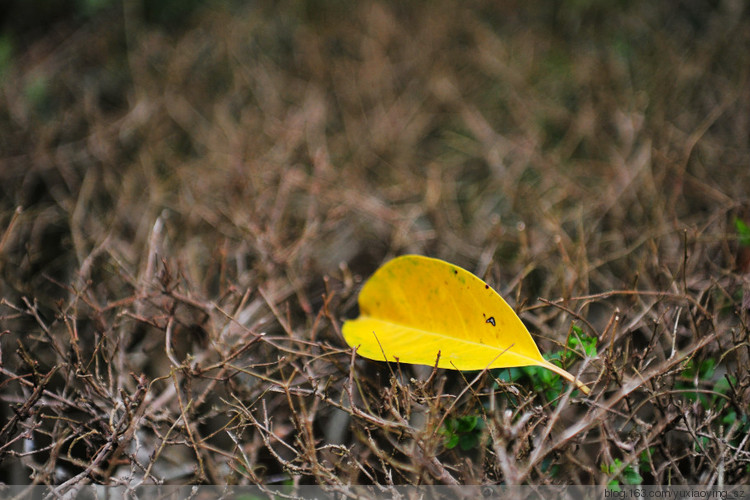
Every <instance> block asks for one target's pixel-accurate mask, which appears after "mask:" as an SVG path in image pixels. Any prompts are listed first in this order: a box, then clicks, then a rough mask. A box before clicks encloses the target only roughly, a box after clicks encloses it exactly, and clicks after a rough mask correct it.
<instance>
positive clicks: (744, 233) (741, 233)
mask: <svg viewBox="0 0 750 500" xmlns="http://www.w3.org/2000/svg"><path fill="white" fill-rule="evenodd" d="M734 228H735V229H736V230H737V240H738V241H739V242H740V245H742V246H743V247H750V227H748V225H747V224H746V223H745V221H743V220H742V219H740V218H739V217H735V218H734Z"/></svg>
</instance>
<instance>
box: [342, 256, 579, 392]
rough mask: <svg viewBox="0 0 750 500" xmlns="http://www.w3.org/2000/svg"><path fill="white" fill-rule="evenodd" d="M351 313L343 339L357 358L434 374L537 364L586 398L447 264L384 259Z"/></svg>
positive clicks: (515, 321)
mask: <svg viewBox="0 0 750 500" xmlns="http://www.w3.org/2000/svg"><path fill="white" fill-rule="evenodd" d="M359 310H360V316H359V318H357V319H354V320H349V321H346V322H345V323H344V326H343V334H344V339H346V342H347V343H348V344H349V345H350V346H352V347H357V353H358V354H359V355H360V356H363V357H365V358H369V359H374V360H378V361H398V362H400V363H409V364H415V365H428V366H435V363H436V360H437V366H438V368H448V369H452V370H484V369H490V368H510V367H516V366H542V367H544V368H547V369H549V370H552V371H553V372H555V373H557V374H559V375H560V376H562V377H564V378H566V379H567V380H569V381H571V382H574V383H575V384H576V385H577V386H578V388H579V389H580V390H581V391H583V392H584V393H585V394H588V393H589V392H590V390H589V388H588V387H586V386H585V385H584V384H582V383H581V382H580V381H579V380H577V379H576V378H575V377H574V376H573V375H571V374H570V373H568V372H566V371H565V370H563V369H562V368H560V367H558V366H557V365H554V364H552V363H550V362H549V361H547V360H545V359H544V358H543V357H542V355H541V353H540V352H539V348H537V346H536V344H535V343H534V340H533V339H532V338H531V335H530V334H529V331H528V330H527V329H526V327H525V326H524V324H523V323H522V322H521V319H520V318H519V317H518V316H517V315H516V313H515V312H514V311H513V309H512V308H511V307H510V306H509V305H508V304H507V303H506V302H505V300H503V298H502V297H501V296H500V295H499V294H498V293H497V292H495V290H493V289H492V288H491V287H490V286H489V285H487V284H486V283H485V282H484V281H482V280H481V279H479V278H477V277H476V276H474V275H473V274H471V273H470V272H469V271H466V270H464V269H462V268H460V267H458V266H455V265H453V264H450V263H448V262H445V261H442V260H439V259H432V258H429V257H423V256H421V255H404V256H402V257H397V258H395V259H393V260H391V261H390V262H388V263H386V264H385V265H384V266H382V267H381V268H380V269H378V270H377V271H376V272H375V274H373V275H372V277H371V278H370V279H369V280H367V282H366V283H365V285H364V287H362V291H361V292H360V294H359ZM384 354H385V355H384ZM438 355H439V358H438Z"/></svg>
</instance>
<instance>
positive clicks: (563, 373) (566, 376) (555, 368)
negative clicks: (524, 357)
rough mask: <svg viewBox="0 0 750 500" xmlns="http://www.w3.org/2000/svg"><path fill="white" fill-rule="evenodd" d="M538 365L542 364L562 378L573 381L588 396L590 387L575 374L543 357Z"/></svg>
mask: <svg viewBox="0 0 750 500" xmlns="http://www.w3.org/2000/svg"><path fill="white" fill-rule="evenodd" d="M539 365H540V366H543V367H544V368H547V369H548V370H552V371H553V372H555V373H557V374H558V375H560V376H561V377H563V378H564V379H566V380H569V381H570V382H573V383H574V384H575V385H576V386H577V387H578V388H579V389H580V390H581V392H583V393H584V394H585V395H587V396H588V395H589V394H590V393H591V389H589V387H588V386H587V385H586V384H584V383H583V382H581V381H580V380H578V379H577V378H576V377H575V376H573V375H572V374H570V373H569V372H567V371H565V370H563V369H562V368H560V367H559V366H557V365H556V364H554V363H550V362H549V361H547V360H546V359H545V360H543V361H542V362H540V363H539Z"/></svg>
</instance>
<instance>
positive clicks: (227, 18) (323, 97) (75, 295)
mask: <svg viewBox="0 0 750 500" xmlns="http://www.w3.org/2000/svg"><path fill="white" fill-rule="evenodd" d="M733 9H734V10H733ZM742 9H744V7H743V6H742V5H740V4H733V3H731V2H725V3H723V4H721V5H720V6H719V8H710V7H709V6H707V5H704V4H702V3H700V2H692V3H685V4H684V5H679V6H676V7H673V6H669V7H668V6H652V5H650V4H647V3H636V4H634V5H628V6H620V7H615V6H605V5H604V4H600V3H597V2H590V3H588V4H585V3H584V4H579V3H575V2H558V3H557V6H556V7H546V6H545V7H541V6H537V7H534V6H529V7H518V6H515V7H513V8H511V7H502V6H497V5H495V4H494V2H485V3H482V2H480V3H478V4H475V5H472V6H471V7H466V6H463V5H459V4H457V3H455V2H451V1H444V2H437V3H430V4H427V3H409V4H407V5H396V4H390V3H382V2H365V3H361V4H357V5H354V6H348V5H347V6H346V7H344V6H343V5H340V4H339V3H337V2H334V1H330V2H324V3H323V4H322V5H321V6H320V9H315V10H312V9H311V10H309V11H308V10H305V8H304V7H303V6H302V5H301V4H299V3H293V2H289V3H285V4H283V5H282V6H277V5H274V6H271V5H256V6H254V7H252V8H248V9H240V8H238V7H231V8H230V7H215V8H214V10H201V11H197V12H195V15H194V16H193V17H191V18H189V19H190V20H189V21H188V22H186V24H185V25H184V26H182V27H180V28H179V29H169V30H167V29H163V28H161V27H160V26H158V25H154V24H149V23H147V22H145V21H144V20H143V18H142V17H141V14H142V13H140V12H139V11H138V10H137V9H133V8H126V9H125V10H124V12H119V11H117V12H109V11H108V15H106V16H105V15H102V16H101V18H98V19H97V22H91V23H83V24H75V23H68V24H63V25H60V26H58V28H57V29H56V30H55V31H54V32H51V33H49V34H47V35H45V36H43V37H40V38H38V39H37V40H36V41H35V43H33V44H32V45H31V46H29V47H28V48H24V49H23V50H19V51H18V54H17V55H16V58H15V59H14V64H13V65H12V66H11V67H10V69H8V70H7V71H6V73H5V75H4V76H3V78H4V80H3V97H4V99H3V101H2V104H0V127H2V130H3V134H2V136H3V139H2V144H3V154H2V160H1V161H2V165H1V166H0V179H1V181H0V189H1V190H2V197H0V200H1V202H2V205H0V207H1V209H2V213H1V214H0V216H1V217H2V222H3V223H2V225H0V227H2V228H3V230H2V239H1V240H0V272H1V276H2V280H1V281H0V287H1V288H0V290H1V291H2V297H3V298H2V307H1V309H0V315H1V316H0V320H1V321H2V327H0V331H2V338H1V340H2V365H1V366H0V372H1V373H2V381H1V382H0V387H1V388H2V396H1V397H2V402H3V403H2V406H1V407H0V408H2V414H3V416H4V419H3V421H4V422H5V423H4V424H3V426H2V429H0V457H1V458H0V460H1V461H2V465H1V466H0V480H1V481H2V482H5V483H26V482H29V481H31V482H33V483H35V484H54V485H57V486H58V488H59V491H64V490H66V489H68V488H71V487H75V486H76V485H80V484H84V483H86V482H94V483H108V484H128V485H135V484H140V483H141V482H144V483H147V484H148V483H162V482H174V483H188V482H189V483H225V482H228V483H235V484H255V483H281V482H292V483H294V484H316V483H318V484H356V483H388V484H390V483H393V484H441V483H448V484H450V483H509V484H510V483H540V484H547V483H575V484H581V483H582V484H587V483H606V482H608V481H611V480H614V481H619V482H628V481H630V482H637V481H638V480H639V478H640V481H642V482H644V483H662V484H664V483H672V484H675V483H679V484H697V483H701V484H730V483H736V482H744V481H746V477H747V476H746V472H747V470H748V466H749V465H750V455H749V451H750V444H749V443H748V438H747V436H748V431H750V421H749V420H748V402H749V401H748V397H749V396H748V387H749V386H750V375H748V371H747V369H746V367H747V363H748V327H747V310H748V293H750V292H748V290H750V288H748V274H747V273H748V269H749V266H750V257H748V255H750V253H749V252H750V251H749V250H748V245H750V243H748V241H747V239H748V238H750V236H748V235H746V234H744V233H743V232H742V231H743V226H742V224H743V222H742V221H744V223H748V222H750V218H748V209H747V207H748V205H747V192H748V188H750V183H749V181H748V176H747V165H748V163H749V161H750V150H749V149H748V142H747V138H748V136H749V132H750V130H749V125H748V117H749V116H750V106H748V104H749V102H750V91H749V89H750V86H748V85H747V83H748V72H747V69H748V67H750V66H749V65H748V57H750V56H748V54H750V51H748V50H747V47H748V40H747V36H748V35H747V34H748V33H750V30H748V19H747V15H746V14H745V13H743V12H742ZM17 208H18V210H17ZM736 221H740V222H736ZM401 253H422V254H428V255H432V256H436V257H440V258H444V259H446V260H450V261H452V262H455V263H457V264H459V265H462V266H464V267H467V268H468V269H470V270H472V271H475V272H476V273H477V274H479V275H480V276H483V277H485V279H487V280H488V281H489V282H490V283H492V284H493V285H494V286H496V288H497V289H498V290H499V291H500V292H501V293H502V294H503V295H504V296H506V297H507V298H508V299H509V301H510V302H511V303H513V304H515V306H516V308H517V310H519V311H520V312H521V315H522V318H523V319H524V320H525V321H527V322H528V324H529V325H530V326H531V330H532V332H533V333H534V334H535V336H536V338H537V339H538V340H539V341H540V343H541V345H542V347H543V351H545V352H553V351H555V350H558V349H561V348H562V346H565V345H566V339H568V338H569V337H575V336H576V335H578V334H579V332H580V335H584V336H588V337H592V338H596V339H597V342H598V348H597V352H596V354H595V355H592V356H583V357H580V356H574V357H573V358H574V359H575V361H574V363H573V365H572V366H571V368H570V369H571V370H572V371H573V372H574V373H581V376H582V378H583V379H584V380H585V381H586V382H587V383H589V382H590V384H591V385H592V386H593V387H594V392H593V394H592V396H591V397H589V398H583V397H581V396H580V395H579V394H577V393H574V394H571V393H570V391H569V388H568V387H565V386H563V387H557V388H556V389H555V388H554V387H553V388H552V389H553V390H551V391H550V390H549V389H550V388H549V387H547V389H548V390H543V389H544V387H541V390H537V389H539V387H538V384H537V382H538V381H537V382H535V381H534V380H535V379H534V378H533V377H532V376H530V375H529V376H527V377H526V378H520V379H518V380H517V381H516V382H511V381H509V380H508V374H507V371H504V372H497V373H479V374H476V373H464V374H461V373H453V372H445V371H433V370H430V369H429V368H428V367H411V366H395V365H392V366H387V365H384V364H379V363H373V362H370V361H366V360H362V359H358V358H357V357H356V356H354V355H353V354H352V352H351V351H350V350H348V349H346V346H345V343H344V342H343V339H342V337H341V335H340V325H341V322H342V321H343V320H344V319H345V318H347V317H352V316H354V315H355V314H356V293H357V291H358V287H359V285H360V283H361V281H362V280H363V279H364V278H366V277H367V276H368V275H369V274H370V273H371V272H372V271H374V269H375V268H376V267H377V266H378V265H379V264H381V263H382V262H384V261H385V260H387V259H388V258H390V257H392V256H395V255H397V254H401ZM539 298H541V300H540V299H539ZM574 326H575V327H576V328H573V327H574ZM579 329H580V330H579ZM529 377H532V378H529ZM461 422H464V423H466V422H471V425H473V427H471V429H469V430H466V429H459V428H458V427H457V426H458V425H459V423H461ZM461 425H463V424H461ZM451 429H452V430H451ZM452 432H453V433H454V434H455V433H458V434H461V436H470V438H467V439H469V441H467V442H468V444H469V445H470V446H465V448H466V449H463V448H462V447H461V446H458V447H453V448H451V447H449V446H447V445H446V444H447V443H448V442H449V440H450V439H451V433H452ZM461 436H459V437H461Z"/></svg>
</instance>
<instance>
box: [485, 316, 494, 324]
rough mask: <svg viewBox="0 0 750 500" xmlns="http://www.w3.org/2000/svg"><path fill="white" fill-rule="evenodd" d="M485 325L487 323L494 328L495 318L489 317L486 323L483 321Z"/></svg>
mask: <svg viewBox="0 0 750 500" xmlns="http://www.w3.org/2000/svg"><path fill="white" fill-rule="evenodd" d="M485 323H489V324H491V325H492V326H495V317H494V316H490V317H489V318H487V321H485Z"/></svg>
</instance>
